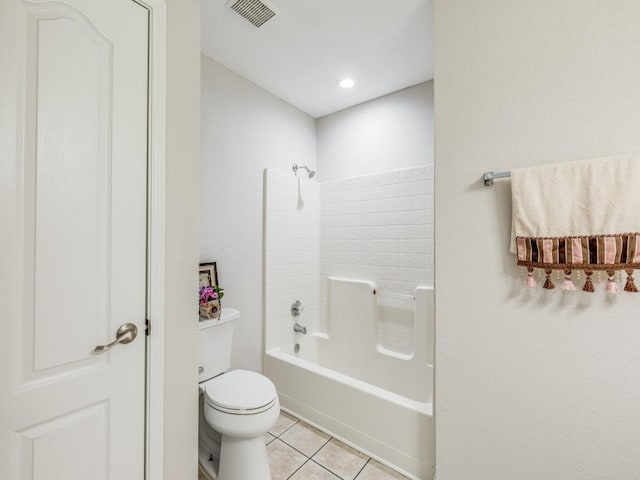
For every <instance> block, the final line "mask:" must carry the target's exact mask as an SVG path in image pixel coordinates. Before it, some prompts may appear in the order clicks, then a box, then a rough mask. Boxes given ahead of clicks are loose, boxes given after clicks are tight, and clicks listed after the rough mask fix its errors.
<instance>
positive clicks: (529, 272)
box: [527, 267, 538, 288]
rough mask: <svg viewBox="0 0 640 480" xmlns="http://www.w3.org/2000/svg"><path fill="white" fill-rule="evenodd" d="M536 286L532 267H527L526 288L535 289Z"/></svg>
mask: <svg viewBox="0 0 640 480" xmlns="http://www.w3.org/2000/svg"><path fill="white" fill-rule="evenodd" d="M537 285H538V284H537V283H536V281H535V279H534V278H533V267H527V287H529V288H535V287H536V286H537Z"/></svg>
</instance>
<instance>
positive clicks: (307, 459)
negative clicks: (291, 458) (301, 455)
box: [287, 457, 311, 480]
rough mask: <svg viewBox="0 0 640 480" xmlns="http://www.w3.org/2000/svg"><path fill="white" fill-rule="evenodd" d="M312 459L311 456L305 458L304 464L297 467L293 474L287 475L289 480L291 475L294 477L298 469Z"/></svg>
mask: <svg viewBox="0 0 640 480" xmlns="http://www.w3.org/2000/svg"><path fill="white" fill-rule="evenodd" d="M310 461H311V459H310V458H309V457H306V460H305V461H304V462H302V465H300V466H299V467H298V468H296V469H295V470H294V471H293V472H292V473H291V475H289V476H288V477H287V480H289V479H290V478H291V477H293V476H294V475H295V474H296V473H298V471H299V470H300V469H301V468H302V467H304V466H305V465H306V464H307V463H309V462H310Z"/></svg>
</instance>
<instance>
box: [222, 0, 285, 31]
mask: <svg viewBox="0 0 640 480" xmlns="http://www.w3.org/2000/svg"><path fill="white" fill-rule="evenodd" d="M227 5H228V6H229V7H230V8H231V10H233V11H234V12H236V13H237V14H238V15H241V16H242V17H244V18H245V19H246V20H248V21H249V22H251V23H253V24H254V25H255V26H256V27H261V26H262V25H264V24H265V23H266V22H267V21H269V20H271V19H272V18H273V17H274V16H275V14H276V12H274V11H273V10H272V9H270V8H269V7H267V6H266V5H265V4H264V3H262V2H261V1H260V0H231V1H230V2H227Z"/></svg>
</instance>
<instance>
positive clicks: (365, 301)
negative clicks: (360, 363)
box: [321, 277, 434, 364]
mask: <svg viewBox="0 0 640 480" xmlns="http://www.w3.org/2000/svg"><path fill="white" fill-rule="evenodd" d="M327 282H328V290H327V292H328V295H327V322H326V329H327V330H326V332H321V333H324V334H326V335H327V336H328V338H329V339H330V340H331V341H335V342H336V344H337V348H339V349H348V350H351V351H353V350H355V351H358V350H360V349H371V348H375V349H376V351H377V352H378V353H379V354H381V355H387V356H391V357H394V358H396V359H399V360H412V359H414V358H415V359H416V360H418V361H423V362H426V363H428V364H433V347H432V346H433V327H434V325H433V311H432V310H433V308H432V305H433V300H432V298H433V288H432V287H426V286H419V287H417V288H416V290H415V293H414V295H402V294H397V293H390V292H380V291H379V289H378V287H377V285H376V282H374V281H371V280H360V279H353V278H343V277H327ZM376 292H377V295H376ZM429 309H431V310H429ZM356 338H357V339H358V341H357V342H354V339H356ZM363 353H364V352H363Z"/></svg>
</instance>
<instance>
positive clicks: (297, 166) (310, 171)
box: [291, 163, 316, 178]
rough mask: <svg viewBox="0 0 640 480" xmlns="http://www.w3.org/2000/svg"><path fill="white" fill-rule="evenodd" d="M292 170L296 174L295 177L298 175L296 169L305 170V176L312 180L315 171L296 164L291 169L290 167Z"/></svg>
mask: <svg viewBox="0 0 640 480" xmlns="http://www.w3.org/2000/svg"><path fill="white" fill-rule="evenodd" d="M291 168H292V170H293V173H295V174H296V176H297V175H298V169H305V170H306V171H307V174H308V175H309V178H313V176H314V175H315V174H316V172H315V170H311V169H310V168H309V167H307V166H306V165H298V164H297V163H296V164H294V165H293V167H291Z"/></svg>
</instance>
